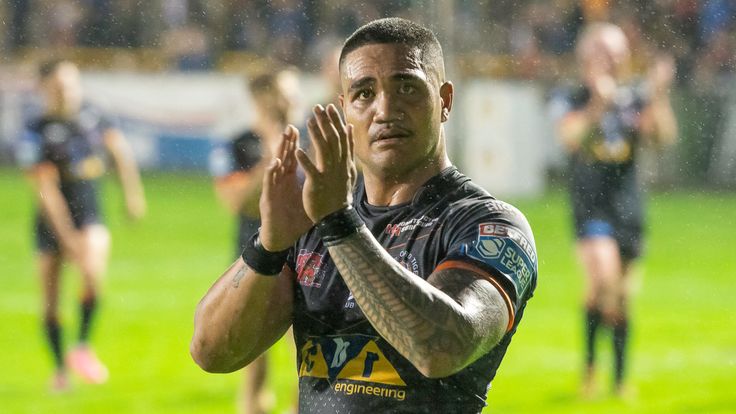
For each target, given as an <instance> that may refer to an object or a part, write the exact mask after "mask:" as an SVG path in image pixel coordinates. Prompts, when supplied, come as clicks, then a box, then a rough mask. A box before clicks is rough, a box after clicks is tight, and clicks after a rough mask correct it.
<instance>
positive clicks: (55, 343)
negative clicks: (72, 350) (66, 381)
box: [44, 318, 64, 369]
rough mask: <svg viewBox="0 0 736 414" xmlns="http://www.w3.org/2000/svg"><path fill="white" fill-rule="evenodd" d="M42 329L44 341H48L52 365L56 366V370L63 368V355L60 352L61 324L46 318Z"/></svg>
mask: <svg viewBox="0 0 736 414" xmlns="http://www.w3.org/2000/svg"><path fill="white" fill-rule="evenodd" d="M44 328H45V331H46V339H48V341H49V346H50V347H51V352H52V354H53V356H54V364H56V368H57V369H61V368H62V367H63V366H64V355H63V352H62V350H61V324H59V321H58V320H57V319H56V318H46V319H45V321H44Z"/></svg>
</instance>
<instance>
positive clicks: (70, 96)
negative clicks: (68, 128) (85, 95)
mask: <svg viewBox="0 0 736 414" xmlns="http://www.w3.org/2000/svg"><path fill="white" fill-rule="evenodd" d="M42 86H43V90H44V93H45V95H46V100H47V106H48V108H49V110H50V111H51V112H55V113H58V114H62V115H72V114H75V113H77V112H78V111H79V108H80V107H81V105H82V84H81V80H80V76H79V69H77V67H76V66H75V65H74V64H73V63H69V62H62V63H60V64H59V66H58V67H57V68H56V70H55V71H54V73H52V74H51V75H49V77H48V78H46V80H44V83H43V85H42Z"/></svg>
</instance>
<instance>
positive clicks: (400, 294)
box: [329, 227, 507, 370]
mask: <svg viewBox="0 0 736 414" xmlns="http://www.w3.org/2000/svg"><path fill="white" fill-rule="evenodd" d="M329 250H330V256H331V257H332V260H333V261H334V262H335V265H336V266H337V268H338V270H339V271H340V274H341V275H342V277H343V279H344V280H345V283H346V284H347V286H348V288H349V289H350V291H351V292H352V293H353V296H354V297H355V300H356V302H357V303H358V305H360V308H361V310H362V311H363V313H364V314H365V316H366V318H368V320H369V321H370V322H371V324H373V326H374V327H375V328H376V330H377V331H378V332H379V333H380V334H381V336H383V337H384V338H385V339H386V340H387V341H388V342H389V343H391V344H392V345H393V346H394V347H395V348H396V349H397V350H398V351H399V352H400V353H401V354H402V355H404V357H406V358H407V359H409V360H410V361H412V363H414V365H415V366H417V368H419V369H420V370H421V369H422V367H438V366H439V367H450V368H451V370H456V369H460V368H462V367H464V366H465V365H467V364H468V363H470V362H472V361H473V360H474V359H475V358H477V356H479V355H481V354H482V353H484V352H487V351H488V349H490V347H492V346H493V345H495V344H496V343H497V341H498V339H500V337H501V336H502V335H503V327H504V326H505V325H503V323H504V322H505V321H504V320H503V318H504V317H507V316H506V315H505V314H504V312H505V305H504V304H503V302H500V303H498V302H497V301H496V300H495V299H496V296H498V293H497V292H495V291H491V292H489V291H488V290H487V289H488V288H490V289H493V287H489V286H486V285H489V284H488V283H487V282H482V281H479V280H478V279H477V277H476V276H475V275H474V274H473V273H471V272H469V271H467V270H459V269H452V270H446V271H443V272H442V273H441V274H439V275H438V278H437V279H436V280H435V284H438V285H441V288H442V290H440V289H438V288H436V287H435V286H432V285H431V284H430V283H429V282H427V281H425V280H423V279H421V278H420V277H417V276H416V275H414V274H413V273H411V272H410V271H408V270H406V269H405V268H404V267H403V266H401V265H400V264H399V263H398V262H397V261H396V260H394V259H393V258H392V257H391V256H389V254H388V253H386V251H385V250H384V249H383V248H382V247H381V246H380V245H379V244H378V242H376V240H375V239H374V238H373V236H372V235H371V234H370V233H369V232H368V230H367V229H366V228H365V227H364V228H362V229H361V231H360V232H358V233H356V234H355V235H353V236H350V237H348V238H347V239H346V240H344V241H342V242H341V243H339V244H337V245H334V246H331V247H330V248H329ZM445 292H446V293H445ZM448 294H449V295H448ZM494 294H495V295H494ZM506 321H507V320H506ZM498 327H500V330H499V329H498Z"/></svg>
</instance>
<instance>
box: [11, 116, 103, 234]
mask: <svg viewBox="0 0 736 414" xmlns="http://www.w3.org/2000/svg"><path fill="white" fill-rule="evenodd" d="M112 127H113V125H112V124H111V123H110V122H109V121H108V120H107V119H106V118H104V117H103V116H101V114H99V113H98V112H96V111H95V110H94V109H92V108H91V107H83V108H82V110H81V111H80V113H79V114H78V115H77V116H76V117H74V118H70V119H66V118H59V117H53V116H42V117H40V118H38V119H36V120H34V121H32V122H30V123H29V124H28V126H27V128H26V130H25V132H24V134H23V136H22V137H21V139H20V141H19V142H18V144H17V147H16V160H17V161H18V163H19V164H20V166H21V167H23V168H30V167H32V166H34V165H37V164H41V163H44V162H50V163H52V164H53V165H54V166H55V167H56V168H57V169H58V171H59V178H60V183H59V187H60V190H61V193H62V194H63V195H64V198H65V200H66V202H67V205H68V207H69V210H70V213H71V214H72V218H73V219H74V222H75V224H77V225H79V224H80V223H83V222H91V221H95V220H96V219H97V214H98V208H97V188H96V181H97V179H98V178H99V177H100V176H102V174H104V172H105V148H104V143H103V135H104V133H105V131H107V130H108V129H109V128H112Z"/></svg>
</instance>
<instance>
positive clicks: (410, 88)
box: [399, 83, 417, 95]
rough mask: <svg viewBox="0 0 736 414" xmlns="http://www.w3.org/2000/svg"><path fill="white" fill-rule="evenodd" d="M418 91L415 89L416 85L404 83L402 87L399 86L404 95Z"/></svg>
mask: <svg viewBox="0 0 736 414" xmlns="http://www.w3.org/2000/svg"><path fill="white" fill-rule="evenodd" d="M416 90H417V88H415V87H414V85H412V84H409V83H402V84H401V86H399V93H400V94H402V95H409V94H412V93H414V92H415V91H416Z"/></svg>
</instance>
